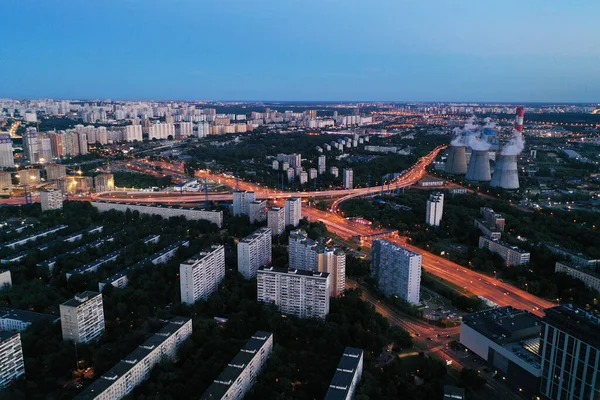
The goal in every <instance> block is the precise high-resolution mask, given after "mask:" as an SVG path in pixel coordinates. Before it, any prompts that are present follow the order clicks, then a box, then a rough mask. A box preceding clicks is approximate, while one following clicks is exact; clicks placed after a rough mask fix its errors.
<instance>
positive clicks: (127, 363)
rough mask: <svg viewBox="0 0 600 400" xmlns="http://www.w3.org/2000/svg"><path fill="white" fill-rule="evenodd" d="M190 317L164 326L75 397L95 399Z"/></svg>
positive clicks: (179, 318)
mask: <svg viewBox="0 0 600 400" xmlns="http://www.w3.org/2000/svg"><path fill="white" fill-rule="evenodd" d="M189 320H190V318H184V317H175V318H173V319H172V320H170V321H169V323H168V324H167V325H166V326H165V327H163V328H162V329H161V330H160V331H158V332H157V333H155V334H154V335H152V336H151V337H150V338H148V340H146V341H145V342H144V344H142V345H140V346H139V347H137V348H136V349H135V350H134V351H133V352H131V353H129V354H128V355H127V356H126V357H124V358H123V359H122V360H121V361H119V362H118V363H117V364H116V365H115V366H114V367H112V368H111V369H109V370H108V372H106V373H105V374H104V375H102V376H101V377H99V378H98V379H96V380H95V381H94V382H93V383H92V384H91V385H89V386H88V387H87V388H85V390H84V391H83V392H81V393H80V394H79V395H77V396H75V399H80V400H87V399H95V398H96V397H97V396H98V395H100V394H101V393H102V392H104V391H105V390H106V389H108V388H109V387H110V386H112V385H113V384H114V383H115V381H116V380H117V379H119V378H120V377H121V376H123V375H124V374H125V373H127V372H128V371H129V370H130V369H132V368H133V367H134V366H135V365H136V364H137V363H138V362H140V361H141V360H142V359H144V357H146V356H147V355H148V354H150V353H151V352H152V351H153V350H154V349H155V348H156V347H158V346H160V345H161V344H162V343H163V342H165V341H166V340H168V339H169V337H170V336H171V335H173V334H174V333H175V332H177V331H178V330H179V329H180V328H181V326H182V325H184V324H185V323H187V322H188V321H189Z"/></svg>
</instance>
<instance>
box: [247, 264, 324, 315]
mask: <svg viewBox="0 0 600 400" xmlns="http://www.w3.org/2000/svg"><path fill="white" fill-rule="evenodd" d="M256 280H257V301H259V302H262V303H265V304H274V305H275V306H277V308H278V309H279V310H280V311H281V312H282V313H284V314H290V315H295V316H297V317H299V318H325V317H326V316H327V314H329V295H330V288H329V274H328V273H326V272H312V271H304V270H299V269H286V268H275V267H260V268H259V269H258V271H257V274H256Z"/></svg>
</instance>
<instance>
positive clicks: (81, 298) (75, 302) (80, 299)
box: [61, 290, 101, 307]
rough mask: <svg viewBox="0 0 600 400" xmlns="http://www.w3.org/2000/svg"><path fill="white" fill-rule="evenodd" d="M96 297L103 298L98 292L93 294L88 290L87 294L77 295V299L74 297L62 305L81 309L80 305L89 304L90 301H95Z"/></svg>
mask: <svg viewBox="0 0 600 400" xmlns="http://www.w3.org/2000/svg"><path fill="white" fill-rule="evenodd" d="M96 296H101V294H100V293H98V292H92V291H89V290H86V291H85V292H81V293H78V294H76V295H75V297H73V298H72V299H70V300H67V301H65V302H64V303H62V304H61V305H63V306H67V307H79V306H80V305H82V304H84V303H86V302H88V301H89V300H91V299H93V298H94V297H96Z"/></svg>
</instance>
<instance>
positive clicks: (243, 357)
mask: <svg viewBox="0 0 600 400" xmlns="http://www.w3.org/2000/svg"><path fill="white" fill-rule="evenodd" d="M272 351H273V334H272V333H271V332H263V331H257V332H256V333H255V334H254V335H252V337H251V338H250V340H249V341H248V343H246V345H244V347H242V349H241V350H240V352H239V353H238V354H237V355H236V356H235V357H234V358H233V360H231V362H230V363H228V364H227V367H225V369H224V370H223V372H221V374H220V375H219V376H218V377H217V379H215V380H214V381H213V383H212V384H211V385H210V386H209V388H208V389H207V390H206V392H204V394H203V395H202V397H201V398H200V400H217V399H221V400H241V399H243V398H244V396H245V394H246V393H247V392H248V391H249V390H250V389H251V388H252V385H254V382H255V381H256V377H257V376H258V375H259V374H260V372H261V371H262V370H263V369H264V367H265V365H266V363H267V360H268V359H269V357H270V356H271V352H272Z"/></svg>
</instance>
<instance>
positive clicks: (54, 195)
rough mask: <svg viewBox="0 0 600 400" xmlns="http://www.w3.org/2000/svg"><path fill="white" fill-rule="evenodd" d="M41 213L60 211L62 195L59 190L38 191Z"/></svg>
mask: <svg viewBox="0 0 600 400" xmlns="http://www.w3.org/2000/svg"><path fill="white" fill-rule="evenodd" d="M40 202H41V203H42V211H48V210H60V209H61V208H62V207H63V195H62V192H61V191H60V190H55V189H47V190H42V191H40Z"/></svg>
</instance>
